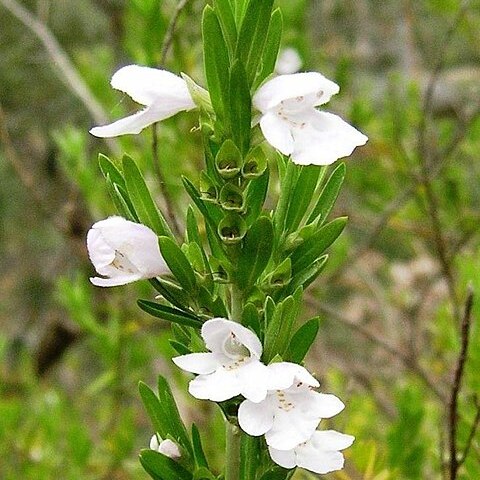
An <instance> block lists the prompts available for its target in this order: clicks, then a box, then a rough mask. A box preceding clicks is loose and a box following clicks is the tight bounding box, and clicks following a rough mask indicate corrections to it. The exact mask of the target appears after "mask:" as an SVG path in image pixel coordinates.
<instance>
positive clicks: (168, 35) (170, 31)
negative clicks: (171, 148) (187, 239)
mask: <svg viewBox="0 0 480 480" xmlns="http://www.w3.org/2000/svg"><path fill="white" fill-rule="evenodd" d="M189 1H190V0H180V1H179V2H178V4H177V6H176V8H175V11H174V12H173V16H172V18H171V20H170V23H169V25H168V28H167V31H166V32H165V36H164V38H163V44H162V51H161V55H160V67H163V66H164V65H165V62H166V60H167V55H168V52H169V50H170V48H171V46H172V42H173V38H174V35H175V28H176V26H177V23H178V19H179V18H180V14H181V12H182V10H183V9H184V8H185V7H186V6H187V4H188V2H189ZM152 154H153V168H154V170H155V173H156V175H157V177H158V181H159V184H160V190H161V192H162V196H163V199H164V200H165V205H166V208H167V215H168V219H169V220H170V223H171V224H172V226H173V230H174V232H175V235H176V236H177V237H181V235H182V229H181V228H180V224H179V222H178V220H177V216H176V215H175V209H174V208H173V202H172V199H171V197H170V195H169V193H168V189H167V187H166V184H165V177H164V175H163V172H162V170H161V169H160V156H159V154H158V127H157V124H153V125H152Z"/></svg>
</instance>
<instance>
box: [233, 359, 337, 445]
mask: <svg viewBox="0 0 480 480" xmlns="http://www.w3.org/2000/svg"><path fill="white" fill-rule="evenodd" d="M268 370H269V372H270V376H271V378H272V379H275V381H276V382H277V384H279V385H280V384H281V383H283V388H281V389H280V388H279V389H275V390H269V392H268V395H267V397H266V398H265V399H264V400H263V401H261V402H258V403H254V402H251V401H250V400H248V399H247V400H244V401H243V402H242V403H241V405H240V408H239V410H238V423H239V424H240V427H241V428H242V430H244V431H245V432H246V433H248V434H249V435H252V436H259V435H263V434H265V440H266V442H267V444H268V445H269V446H271V447H272V448H275V449H278V450H290V449H292V448H295V447H296V446H298V445H299V444H301V443H303V442H306V441H307V440H308V439H309V438H310V437H311V436H312V434H313V432H314V431H315V430H316V428H317V427H318V424H319V422H320V420H321V419H322V418H331V417H333V416H334V415H337V413H340V412H341V411H342V410H343V409H344V408H345V405H344V404H343V403H342V402H341V400H340V399H339V398H337V397H336V396H335V395H330V394H324V393H318V392H316V391H314V390H313V388H316V387H318V386H319V383H318V382H317V380H316V379H315V378H314V377H312V375H310V373H308V371H307V370H306V369H305V368H303V367H302V366H300V365H297V364H294V363H288V362H281V363H273V364H271V365H269V366H268Z"/></svg>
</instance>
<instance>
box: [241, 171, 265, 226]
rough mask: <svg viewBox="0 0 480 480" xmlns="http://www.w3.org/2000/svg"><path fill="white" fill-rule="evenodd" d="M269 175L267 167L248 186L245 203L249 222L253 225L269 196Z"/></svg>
mask: <svg viewBox="0 0 480 480" xmlns="http://www.w3.org/2000/svg"><path fill="white" fill-rule="evenodd" d="M269 175H270V174H269V171H268V168H267V169H266V170H265V172H264V173H263V175H262V176H261V177H260V178H257V179H256V180H252V181H251V182H250V184H249V185H248V187H247V192H246V199H245V204H246V205H247V208H248V211H247V223H248V224H249V225H251V224H252V223H253V222H254V221H255V220H256V219H257V218H258V216H259V215H260V213H261V212H262V208H263V204H264V202H265V198H266V197H267V191H268V182H269Z"/></svg>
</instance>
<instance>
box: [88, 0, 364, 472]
mask: <svg viewBox="0 0 480 480" xmlns="http://www.w3.org/2000/svg"><path fill="white" fill-rule="evenodd" d="M281 29H282V16H281V12H280V10H279V9H276V10H274V9H273V0H250V1H246V0H214V1H213V5H212V6H206V7H205V9H204V12H203V19H202V32H203V49H204V67H205V78H206V80H207V85H206V86H205V87H206V88H202V87H200V86H199V85H197V84H196V83H195V82H194V81H193V80H192V79H191V78H189V77H187V76H186V75H183V74H182V75H175V74H173V73H170V72H167V71H164V70H158V69H153V68H148V67H142V66H137V65H130V66H126V67H123V68H121V69H120V70H119V71H117V72H116V73H115V75H114V76H113V78H112V86H113V87H114V88H115V89H117V90H120V91H122V92H125V93H126V94H128V95H129V96H131V97H132V99H133V100H135V101H136V102H138V103H140V104H142V105H144V106H145V108H144V109H143V110H141V111H139V112H137V113H135V114H133V115H131V116H129V117H126V118H123V119H120V120H117V121H115V122H114V123H112V124H110V125H106V126H100V127H95V128H93V129H92V130H91V133H92V134H93V135H95V136H98V137H112V136H118V135H124V134H138V133H140V132H141V131H142V130H143V129H144V128H145V127H147V126H149V125H151V124H153V123H156V122H158V121H161V120H163V119H165V118H168V117H170V116H172V115H175V114H177V113H179V112H181V111H186V110H192V109H196V111H197V112H198V119H199V120H198V121H199V127H200V128H199V131H200V134H201V135H202V137H203V145H204V149H205V169H204V171H202V172H199V173H198V178H196V179H193V180H190V179H187V178H184V179H183V184H184V187H185V190H186V192H187V193H188V195H189V197H190V198H191V201H192V205H191V206H190V207H189V208H188V211H187V215H186V219H185V224H186V231H185V235H184V239H183V240H182V241H179V239H178V238H176V237H175V236H174V235H173V233H172V230H171V228H170V226H169V225H168V222H167V221H166V219H165V217H164V216H163V214H162V212H161V211H160V210H159V209H158V208H157V206H156V204H155V203H154V201H153V200H152V197H151V195H150V193H149V190H148V188H147V186H146V184H145V181H144V180H143V177H142V173H141V172H140V170H139V169H138V167H137V165H136V163H135V161H134V160H133V159H131V158H130V157H128V156H125V157H124V158H123V161H122V162H121V164H119V163H117V162H115V161H111V160H110V159H108V158H107V157H105V156H101V157H100V167H101V170H102V172H103V174H104V175H105V178H106V182H107V188H108V190H109V192H110V193H111V195H112V198H113V201H114V203H115V206H116V207H117V209H118V213H119V216H117V217H110V218H107V219H105V220H102V221H99V222H97V223H96V224H95V225H93V227H92V229H91V230H90V232H89V234H88V239H87V243H88V250H89V254H90V258H91V260H92V263H93V265H94V266H95V269H96V270H97V272H98V274H99V275H100V277H98V276H97V277H95V278H92V283H94V284H95V285H97V286H101V287H108V286H118V285H124V284H127V283H130V282H133V281H136V280H141V279H149V280H150V282H151V285H152V287H153V289H154V290H155V292H152V299H142V300H139V301H138V304H139V306H140V308H142V309H143V310H145V311H146V312H148V313H149V314H151V315H153V316H155V317H158V318H160V319H163V320H165V321H168V322H171V323H172V330H171V333H172V339H171V345H172V346H173V347H174V348H175V350H176V351H177V352H178V356H176V357H175V358H173V362H174V363H175V364H176V365H177V366H178V367H180V368H181V369H183V370H185V371H186V372H190V373H192V374H194V375H195V377H194V378H193V379H192V380H191V381H190V384H189V392H190V394H191V395H193V396H194V397H196V398H198V399H202V400H207V401H212V402H216V403H218V405H219V407H220V408H221V409H222V411H223V413H224V419H225V427H226V448H225V468H224V470H223V471H222V472H213V471H211V470H210V467H209V463H208V460H207V458H206V457H205V454H204V449H203V447H202V442H201V440H200V434H199V431H198V429H197V427H196V426H195V425H193V426H192V428H191V431H190V432H189V431H188V430H187V429H186V427H185V425H184V423H183V422H182V420H181V418H180V415H179V413H178V410H177V407H176V404H175V401H174V399H173V396H172V394H171V390H170V388H169V385H168V382H167V380H166V379H165V378H163V377H160V378H159V385H158V394H156V393H154V392H153V391H152V390H151V389H150V388H149V387H147V386H146V385H145V384H143V383H141V384H140V393H141V397H142V399H143V401H144V403H145V407H146V409H147V412H148V413H149V415H150V417H151V420H152V422H153V431H154V436H153V437H152V439H151V441H150V448H149V449H145V450H143V451H142V452H141V454H140V461H141V463H142V465H143V466H144V468H145V470H146V471H147V472H148V473H149V474H150V476H151V477H152V478H154V479H156V480H178V479H181V480H193V479H198V480H200V479H216V478H225V480H267V479H269V480H281V479H287V478H290V477H291V476H292V474H293V472H294V471H295V468H297V467H301V468H304V469H307V470H310V471H312V472H315V473H327V472H330V471H334V470H339V469H341V468H343V463H344V458H343V455H342V453H341V451H342V450H343V449H345V448H347V447H349V446H350V445H351V444H352V442H353V440H354V439H353V437H352V436H350V435H346V434H343V433H338V432H336V431H333V430H322V429H319V426H320V427H321V420H322V419H325V418H331V417H333V416H335V415H337V414H338V413H339V412H340V411H342V410H343V408H344V404H343V403H342V402H341V401H340V400H339V399H338V398H337V397H336V396H334V395H332V394H326V393H320V392H319V391H318V389H319V387H320V385H319V383H318V381H317V380H316V379H315V378H314V376H312V375H311V373H309V372H308V371H307V370H306V369H305V368H304V366H302V362H303V360H304V357H305V355H306V354H307V352H308V350H309V348H310V347H311V345H312V343H313V342H314V340H315V337H316V335H317V332H318V320H317V319H316V318H313V319H311V320H309V321H307V322H305V323H303V324H302V325H298V321H297V317H298V314H299V311H300V309H301V306H302V296H303V292H304V291H305V289H306V288H307V287H308V286H309V285H310V284H311V283H312V282H313V281H315V279H316V278H317V277H318V276H319V275H320V273H321V272H322V269H323V268H324V266H325V264H326V261H327V258H328V257H327V254H326V253H325V252H326V250H327V249H328V247H329V246H330V245H331V244H332V243H333V242H334V241H335V240H336V239H337V237H338V236H339V235H340V234H341V232H342V230H343V228H344V226H345V223H346V219H345V218H336V219H334V220H329V221H327V218H328V216H329V213H330V211H331V209H332V207H333V204H334V202H335V200H336V198H337V195H338V193H339V190H340V187H341V184H342V181H343V178H344V175H345V167H344V165H343V164H339V165H338V166H336V168H334V169H333V171H332V172H331V173H330V175H329V176H327V175H326V169H327V166H328V165H330V164H333V163H334V162H336V161H337V160H338V159H339V158H342V157H346V156H349V155H350V154H351V153H352V151H353V150H354V149H355V147H357V146H360V145H363V144H364V143H365V142H366V141H367V137H365V136H364V135H363V134H362V133H360V132H359V131H358V130H356V129H355V128H354V127H352V126H351V125H349V124H348V123H346V122H345V121H343V120H342V119H341V118H340V117H338V116H337V115H334V114H332V113H328V112H324V111H319V110H317V108H316V107H318V106H320V105H323V104H325V103H327V102H328V100H329V99H330V97H331V96H332V95H334V94H336V93H337V92H338V90H339V87H338V86H337V85H336V84H335V83H334V82H332V81H330V80H328V79H326V78H325V77H324V76H322V75H321V74H320V73H316V72H306V73H295V74H288V75H279V76H274V75H273V74H272V72H273V69H274V65H275V60H276V57H277V53H278V49H279V44H280V38H281ZM186 133H187V132H186ZM185 161H187V159H185ZM271 169H276V171H277V172H278V174H277V178H278V181H279V183H280V188H279V192H280V193H279V196H278V201H277V203H276V205H275V207H274V208H273V209H271V210H266V209H265V208H264V202H265V199H266V196H267V190H268V185H269V172H270V170H271ZM154 297H155V299H154V300H153V298H154ZM204 441H205V439H204Z"/></svg>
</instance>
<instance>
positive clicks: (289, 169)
mask: <svg viewBox="0 0 480 480" xmlns="http://www.w3.org/2000/svg"><path fill="white" fill-rule="evenodd" d="M280 165H281V163H280V162H279V166H280ZM300 172H301V167H299V166H297V165H295V164H294V163H293V162H292V161H287V166H286V169H285V174H284V175H283V177H282V179H281V184H280V195H279V197H278V203H277V208H276V209H275V213H274V217H273V218H274V220H273V224H274V225H275V230H276V232H277V233H278V234H282V233H283V229H284V227H285V218H286V215H287V211H288V206H289V204H290V203H291V202H292V201H293V202H294V201H296V199H293V200H290V199H291V198H292V192H293V189H294V185H296V181H297V178H298V175H299V174H300Z"/></svg>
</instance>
